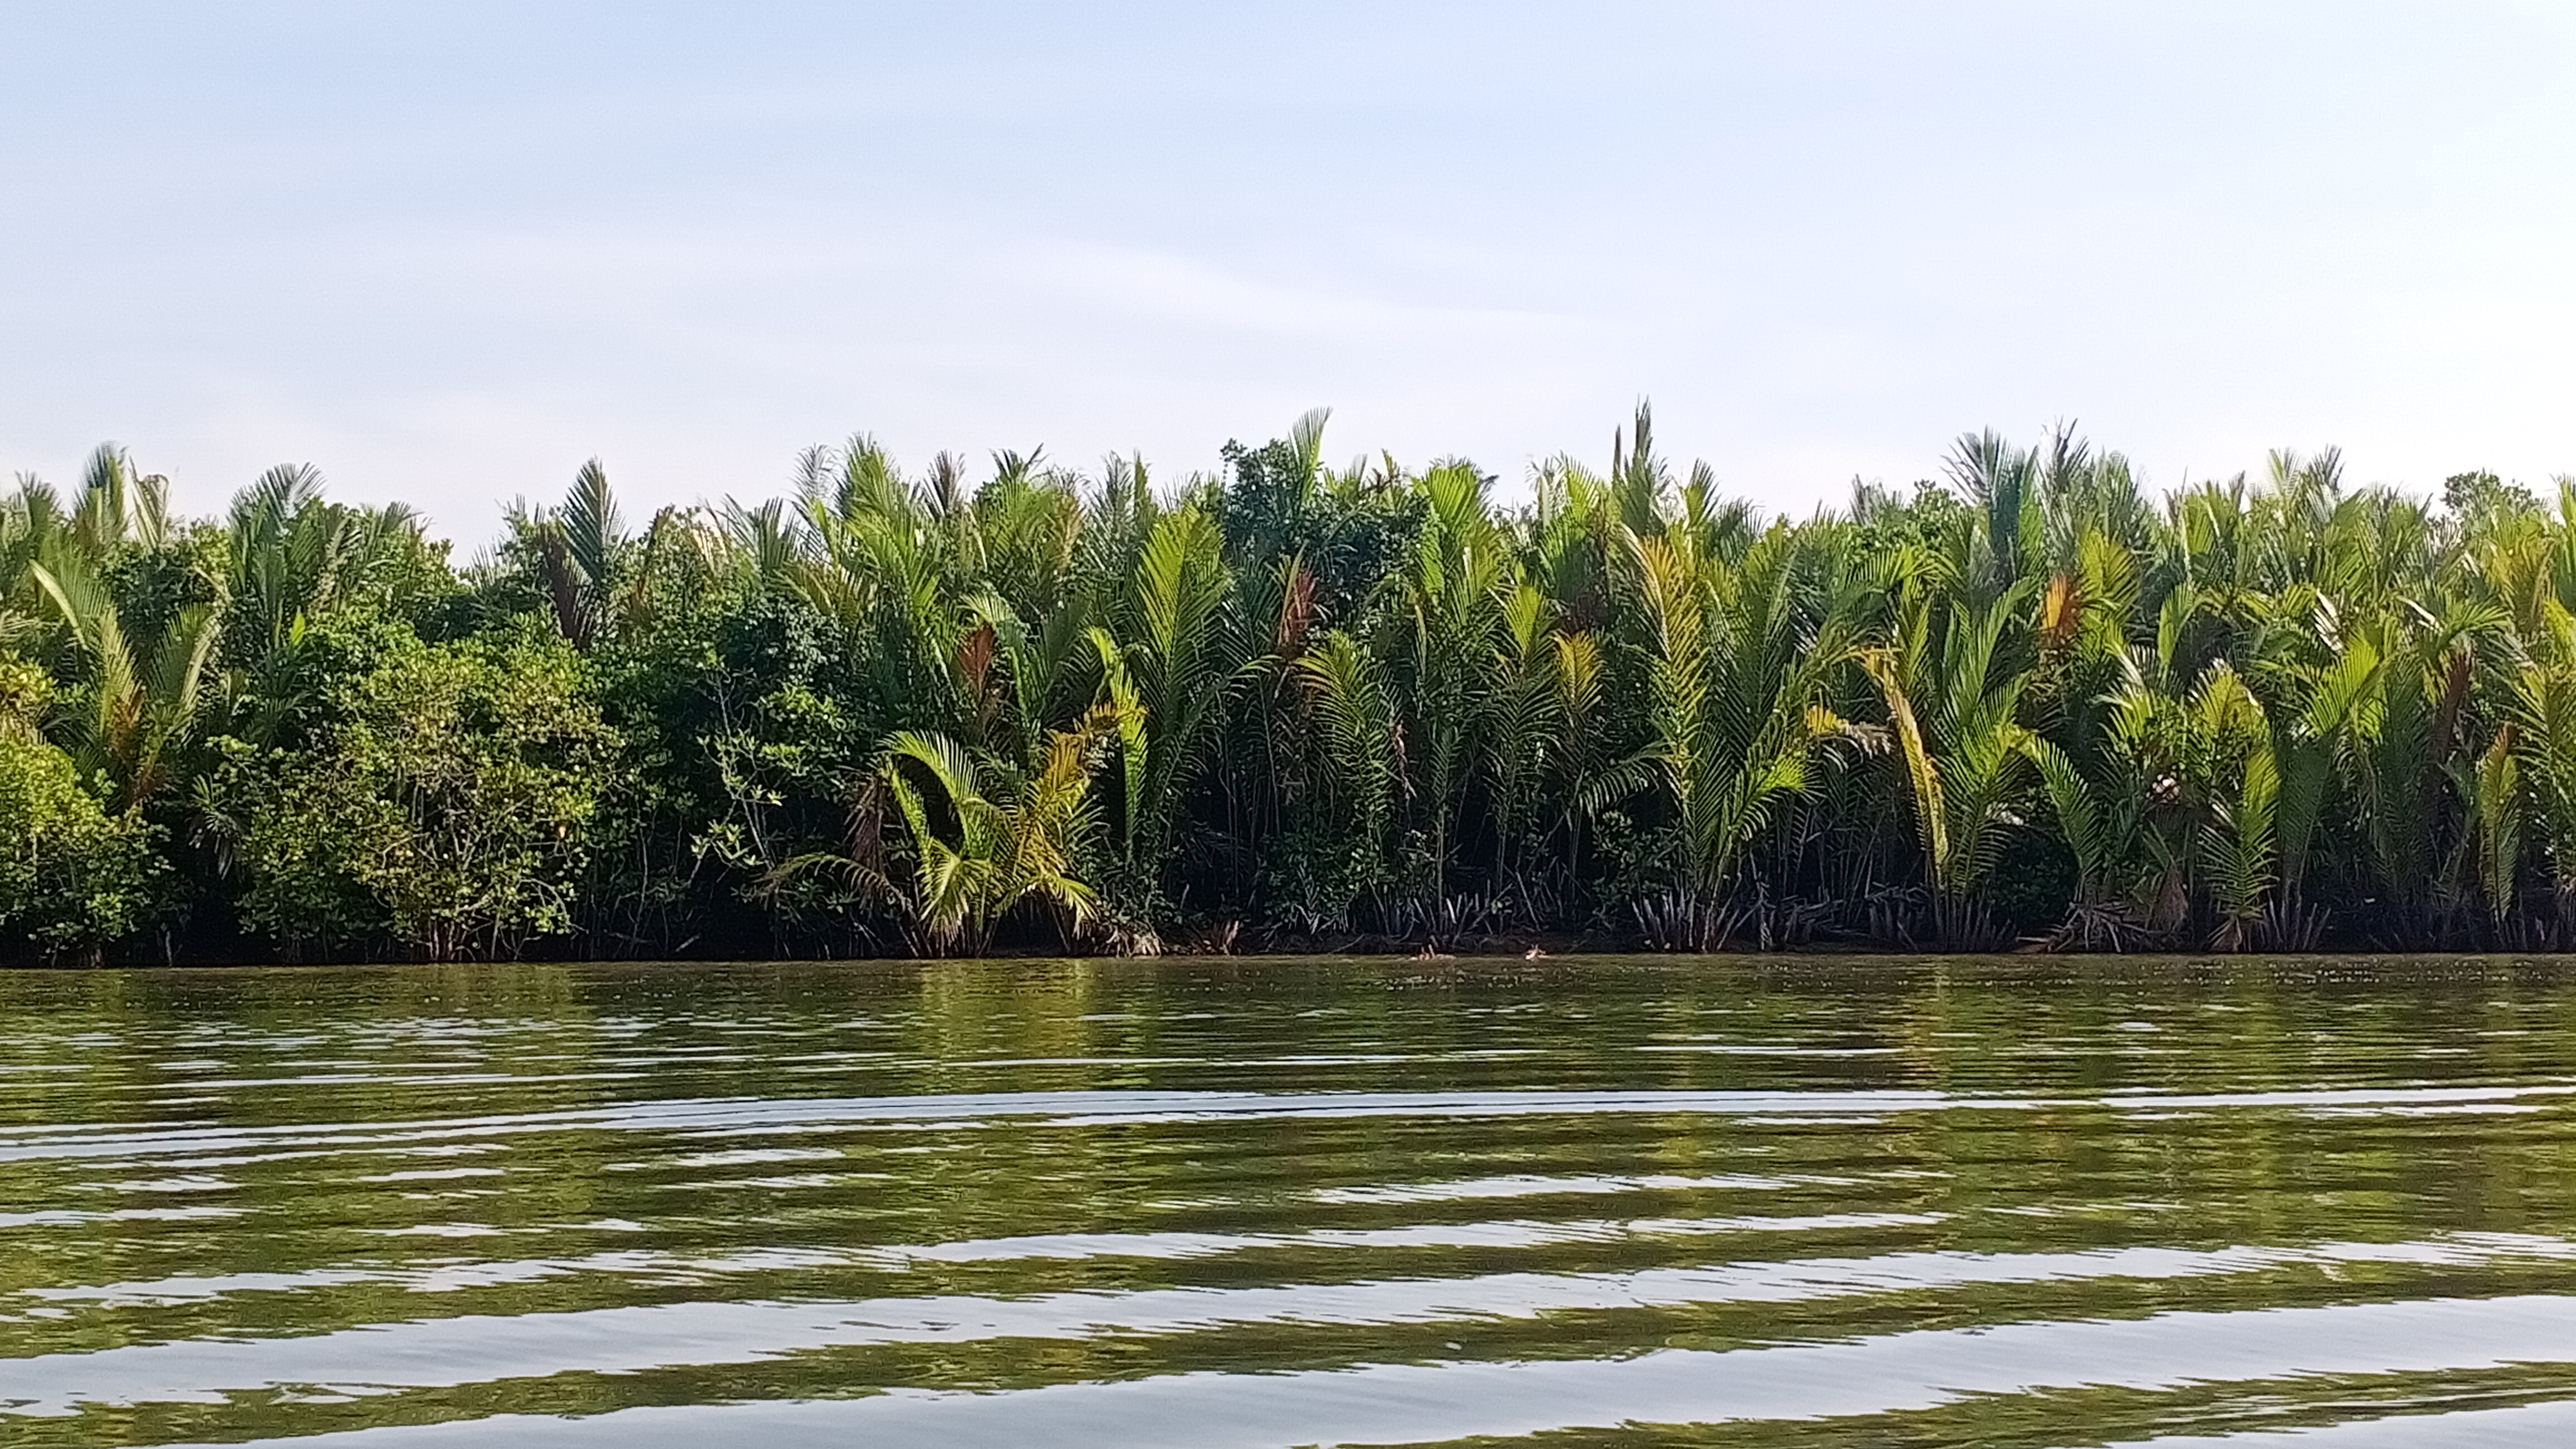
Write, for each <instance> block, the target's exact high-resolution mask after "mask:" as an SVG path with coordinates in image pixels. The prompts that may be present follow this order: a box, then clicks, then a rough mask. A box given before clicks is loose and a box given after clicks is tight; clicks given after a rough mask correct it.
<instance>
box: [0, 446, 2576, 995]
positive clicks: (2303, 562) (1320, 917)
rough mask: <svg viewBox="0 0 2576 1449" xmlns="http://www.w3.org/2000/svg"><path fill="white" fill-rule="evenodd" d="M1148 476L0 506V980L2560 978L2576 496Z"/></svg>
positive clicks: (2227, 484) (1663, 467)
mask: <svg viewBox="0 0 2576 1449" xmlns="http://www.w3.org/2000/svg"><path fill="white" fill-rule="evenodd" d="M1323 431H1324V415H1323V414H1322V413H1320V412H1318V413H1314V414H1310V415H1308V416H1307V417H1306V418H1304V419H1301V420H1300V421H1299V422H1298V424H1297V425H1296V427H1295V428H1294V429H1293V430H1292V431H1291V433H1290V434H1289V436H1288V437H1286V438H1283V439H1278V440H1274V441H1272V442H1269V443H1266V444H1264V445H1262V446H1260V447H1244V446H1240V445H1228V447H1227V448H1226V449H1225V451H1224V454H1223V457H1224V467H1223V468H1222V469H1221V470H1220V471H1219V472H1217V473H1215V474H1203V475H1194V476H1192V477H1189V478H1188V479H1186V480H1182V481H1181V482H1180V483H1179V484H1178V485H1177V486H1174V487H1168V488H1164V487H1157V486H1156V485H1155V484H1154V483H1153V482H1152V481H1151V480H1150V479H1149V477H1148V474H1147V470H1146V468H1145V465H1144V464H1143V462H1142V461H1141V460H1135V459H1118V458H1113V459H1110V460H1108V461H1107V462H1106V463H1105V464H1104V465H1103V466H1102V467H1101V468H1100V469H1099V470H1097V471H1096V472H1095V473H1089V474H1085V473H1080V472H1077V471H1074V470H1071V469H1067V468H1063V467H1059V466H1056V465H1054V464H1052V463H1050V462H1048V461H1047V460H1046V459H1044V458H1043V457H1042V456H1041V455H1036V454H1028V455H1022V454H1015V453H1002V454H998V455H996V456H995V457H994V458H993V459H992V461H991V466H990V468H989V470H983V469H977V470H974V471H975V472H980V473H982V475H983V476H981V477H980V478H978V477H974V476H971V474H970V469H969V466H968V465H967V464H965V463H963V462H961V461H960V460H959V459H957V458H955V457H953V456H949V455H942V456H940V457H938V458H936V459H934V460H932V462H931V463H930V465H929V467H928V468H927V469H926V470H925V471H922V472H919V473H906V472H904V471H903V470H901V469H900V468H898V466H897V464H896V463H895V461H894V460H893V459H891V458H890V457H888V456H887V455H886V453H885V452H884V451H883V450H882V449H880V448H879V447H878V446H876V445H875V444H874V443H872V442H870V441H869V440H868V439H866V438H858V439H854V440H853V441H851V442H850V443H849V444H848V445H846V446H844V447H839V448H818V449H814V450H811V451H809V452H808V453H807V454H805V455H804V457H803V458H802V459H801V460H800V461H799V463H798V466H797V470H796V476H795V479H794V486H793V489H792V492H791V493H790V494H789V495H788V496H784V497H780V498H774V499H771V500H768V501H766V502H761V503H757V504H741V503H726V504H723V505H720V506H705V507H697V508H686V509H681V508H671V509H664V510H662V511H660V512H658V513H656V514H655V515H653V516H652V517H651V519H650V520H649V521H646V522H644V523H643V524H642V525H641V526H630V524H629V522H628V521H627V520H625V519H624V518H622V517H621V514H620V510H619V508H618V506H617V503H616V499H615V496H614V494H613V493H612V491H611V489H610V487H609V484H608V479H607V476H606V474H605V472H604V471H603V470H602V469H601V468H600V467H599V465H597V464H596V463H594V464H592V465H590V466H588V467H586V468H584V469H583V470H581V472H580V474H579V476H578V478H577V479H576V480H575V481H574V483H573V485H572V487H571V488H570V490H569V491H568V492H567V493H566V494H565V495H564V497H563V498H562V500H561V501H560V502H559V503H556V504H553V505H549V506H527V505H521V506H518V507H516V508H514V509H513V510H512V511H511V513H510V515H509V519H508V526H507V529H506V533H505V536H504V538H503V539H502V541H501V542H500V543H499V544H498V545H496V546H495V547H494V548H493V549H491V550H490V551H489V552H488V553H487V554H486V555H485V556H483V557H481V558H479V559H477V560H475V561H473V562H471V563H468V564H463V565H459V564H458V563H456V562H455V561H454V560H453V559H452V558H451V557H450V551H449V548H448V546H447V545H446V544H444V543H440V542H437V541H434V540H432V539H430V538H429V537H427V536H426V534H425V532H424V530H423V528H422V526H421V523H420V521H419V520H418V519H417V518H416V517H415V516H413V515H412V514H411V513H409V512H408V511H407V510H405V509H403V508H401V507H400V506H391V507H382V508H361V507H351V506H348V505H344V504H340V503H335V502H332V501H330V500H329V499H328V498H326V497H325V496H324V493H323V489H322V486H321V482H320V479H319V478H318V477H317V476H316V475H315V474H314V473H313V472H312V471H311V470H310V469H307V468H280V469H276V470H272V471H271V472H270V473H268V474H266V475H265V476H263V477H261V478H260V479H259V480H258V481H256V482H255V483H253V484H252V485H251V486H250V487H249V488H248V489H246V490H244V491H243V492H242V493H241V494H240V495H239V496H238V497H237V498H236V499H235V500H234V502H233V504H232V506H231V508H230V510H229V511H228V512H227V513H226V514H225V515H224V516H222V517H220V518H214V519H196V520H191V519H183V518H179V517H176V516H174V515H173V514H172V512H171V509H170V506H169V502H168V489H167V484H166V482H165V481H164V480H163V479H161V478H159V477H157V476H152V475H145V474H142V473H139V472H138V471H137V469H136V468H135V467H134V465H133V464H132V463H131V461H130V460H129V459H128V457H127V456H126V455H125V454H124V453H122V452H120V451H118V450H116V449H114V448H102V449H101V450H100V451H99V452H98V453H97V454H96V455H95V457H94V458H93V459H92V460H91V462H90V464H89V466H88V469H87V473H86V476H85V477H84V478H83V480H82V481H81V483H80V485H79V487H78V488H77V489H76V490H73V491H72V493H71V494H70V496H69V497H68V498H66V496H65V495H64V494H63V493H61V492H58V491H57V490H55V489H53V488H51V487H49V486H48V485H46V484H44V483H43V482H41V481H38V480H35V479H32V478H24V477H22V478H21V479H20V480H19V485H18V487H17V489H16V491H15V492H14V494H11V495H9V496H8V497H7V498H6V499H5V500H0V843H5V846H6V850H5V852H0V938H5V946H0V952H5V954H7V955H9V956H11V957H14V958H17V959H25V960H57V961H62V960H73V961H95V960H132V961H145V960H151V961H157V960H249V959H280V958H283V959H295V960H323V959H361V958H363V959H388V958H393V959H430V960H453V959H465V958H478V957H507V956H512V955H519V954H543V955H550V956H616V957H673V956H725V957H744V956H771V955H821V956H843V955H870V954H898V953H902V954H921V955H954V954H976V953H981V952H985V951H989V950H996V949H1041V950H1057V951H1077V952H1121V953H1153V952H1157V951H1162V950H1168V949H1197V950H1209V949H1214V950H1223V949H1229V948H1243V949H1251V948H1277V949H1393V948H1402V949H1435V950H1446V949H1457V948H1474V947H1477V946H1480V945H1494V944H1500V943H1518V942H1521V941H1524V940H1558V939H1565V940H1569V941H1579V942H1588V943H1590V944H1594V945H1599V946H1603V947H1638V946H1642V947H1646V948H1650V949H1657V950H1676V951H1698V950H1714V949H1730V948H1733V949H1772V948H1782V947H1795V946H1802V945H1837V944H1839V945H1854V946H1885V947H1897V948H1942V949H1963V950H1991V949H2000V948H2004V947H2007V946H2012V945H2016V944H2022V945H2045V946H2048V947H2053V948H2057V949H2069V950H2142V949H2187V950H2218V951H2238V950H2300V949H2308V948H2314V947H2319V946H2337V947H2362V948H2389V949H2419V948H2544V947H2551V948H2554V947H2561V946H2566V945H2569V944H2571V943H2576V612H2571V611H2572V610H2576V485H2571V484H2570V483H2568V482H2566V481H2564V480H2562V481H2561V482H2560V483H2559V484H2558V485H2557V486H2556V488H2555V491H2554V496H2552V497H2549V498H2545V499H2544V498H2542V497H2540V496H2537V495H2535V494H2534V493H2533V492H2532V491H2530V490H2527V489H2525V488H2522V487H2519V486H2516V485H2511V484H2507V483H2505V482H2502V481H2500V480H2498V479H2497V478H2495V477H2493V476H2492V475H2488V474H2483V473H2469V474H2461V475H2458V476H2456V477H2453V478H2451V479H2450V480H2448V482H2447V483H2446V484H2445V485H2444V488H2443V490H2442V494H2441V496H2440V497H2439V498H2438V499H2426V498H2418V497H2415V496H2412V495H2410V494H2407V493H2404V492H2402V491H2399V490H2396V489H2392V488H2386V487H2366V488H2360V487H2351V486H2348V485H2347V484H2346V483H2345V481H2344V479H2343V477H2342V475H2341V468H2340V463H2339V460H2338V458H2337V457H2336V455H2335V454H2333V453H2332V452H2327V453H2323V454H2320V455H2317V456H2314V457H2305V458H2303V457H2299V456H2296V455H2293V454H2288V453H2278V454H2275V455H2273V457H2272V458H2271V459H2270V462H2269V467H2268V470H2267V471H2266V472H2265V473H2264V474H2263V475H2261V476H2259V477H2253V478H2248V477H2245V476H2241V475H2240V476H2238V477H2235V478H2232V479H2228V480H2225V481H2220V482H2203V483H2198V484H2193V485H2190V486H2188V487H2185V488H2182V489H2180V490H2178V491H2174V492H2171V493H2167V494H2163V495H2160V496H2154V495H2150V494H2149V493H2148V492H2147V491H2146V490H2145V489H2144V488H2143V487H2142V486H2141V484H2140V483H2139V482H2138V480H2137V479H2136V477H2135V476H2134V474H2133V472H2132V470H2131V468H2130V466H2129V464H2128V463H2127V461H2126V460H2125V459H2124V458H2123V457H2122V456H2121V455H2119V454H2117V453H2112V452H2102V451H2096V450H2094V449H2092V448H2091V447H2089V446H2088V445H2086V444H2085V443H2084V442H2083V441H2081V440H2080V439H2078V438H2077V437H2075V436H2074V435H2073V434H2072V433H2071V432H2067V431H2063V430H2061V431H2059V432H2057V433H2056V434H2054V435H2053V436H2051V437H2049V438H2048V439H2046V440H2045V441H2044V442H2042V443H2041V444H2040V445H2038V446H2036V447H2027V448H2024V447H2016V446H2013V445H2011V444H2009V443H2007V442H2006V441H2005V440H2003V439H2001V438H1999V437H1997V436H1995V435H1994V434H1992V433H1984V434H1977V435H1973V436H1969V437H1966V438H1963V439H1962V440H1961V441H1960V442H1959V443H1958V445H1957V447H1956V448H1955V450H1954V451H1953V453H1952V454H1951V456H1950V458H1949V459H1948V463H1947V467H1946V470H1945V474H1944V476H1943V477H1941V478H1939V479H1937V480H1930V481H1926V482H1923V483H1920V484H1917V485H1915V486H1914V487H1912V488H1911V489H1907V490H1897V489H1890V488H1884V487H1879V486H1875V485H1867V484H1859V483H1855V485H1854V486H1853V490H1852V494H1851V497H1850V499H1849V501H1848V502H1847V503H1846V504H1844V505H1843V506H1840V507H1834V508H1825V509H1820V510H1818V511H1817V512H1816V513H1814V514H1813V515H1812V516H1810V517H1806V518H1765V517H1763V516H1761V515H1759V514H1758V513H1757V512H1756V511H1755V510H1754V509H1753V508H1751V507H1750V506H1748V505H1747V504H1745V503H1744V502H1742V501H1740V500H1735V499H1730V498H1727V497H1725V496H1724V495H1723V494H1722V493H1721V492H1720V491H1719V489H1718V487H1717V485H1716V483H1715V482H1714V480H1713V479H1712V478H1711V476H1710V474H1709V471H1708V469H1707V468H1706V467H1705V466H1694V467H1692V468H1691V469H1690V470H1688V472H1687V474H1686V475H1685V476H1682V477H1680V478H1678V479H1677V478H1676V477H1675V476H1674V473H1673V470H1672V469H1671V468H1670V467H1669V466H1668V465H1667V464H1666V462H1665V461H1664V460H1663V459H1662V458H1661V457H1659V456H1658V454H1657V453H1656V451H1655V448H1654V441H1653V431H1652V420H1651V417H1650V416H1649V414H1648V413H1647V412H1646V411H1645V410H1643V409H1640V410H1639V412H1638V414H1637V417H1636V419H1635V420H1634V422H1633V423H1632V424H1631V425H1630V426H1629V427H1627V428H1623V429H1621V430H1620V431H1619V432H1618V434H1617V435H1616V439H1615V442H1614V445H1613V448H1612V451H1611V456H1610V459H1609V461H1608V466H1607V468H1606V469H1596V468H1595V467H1592V466H1588V465H1586V464H1584V463H1582V462H1578V461H1576V460H1575V459H1573V458H1571V457H1561V458H1558V459H1554V460H1552V461H1549V462H1546V463H1544V464H1542V465H1540V466H1538V467H1537V468H1535V469H1534V470H1533V476H1532V478H1531V480H1530V485H1531V486H1530V489H1529V495H1528V496H1529V498H1530V501H1529V502H1527V503H1526V504H1517V503H1516V504H1510V505H1506V504H1503V503H1500V502H1498V501H1497V487H1496V480H1495V479H1494V478H1492V477H1491V476H1488V475H1486V474H1484V473H1482V472H1480V471H1479V470H1478V469H1477V468H1476V467H1475V466H1474V465H1473V464H1471V463H1468V462H1465V461H1458V460H1450V461H1442V462H1438V463H1435V464H1433V465H1431V466H1429V467H1426V468H1420V469H1413V468H1407V467H1405V466H1402V465H1400V464H1398V463H1397V462H1396V461H1395V460H1394V459H1392V458H1390V457H1384V456H1380V457H1363V458H1360V459H1358V460H1355V461H1353V462H1351V463H1350V464H1349V465H1348V466H1346V467H1335V466H1332V465H1330V464H1328V463H1327V462H1326V461H1325V455H1324V452H1323Z"/></svg>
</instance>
